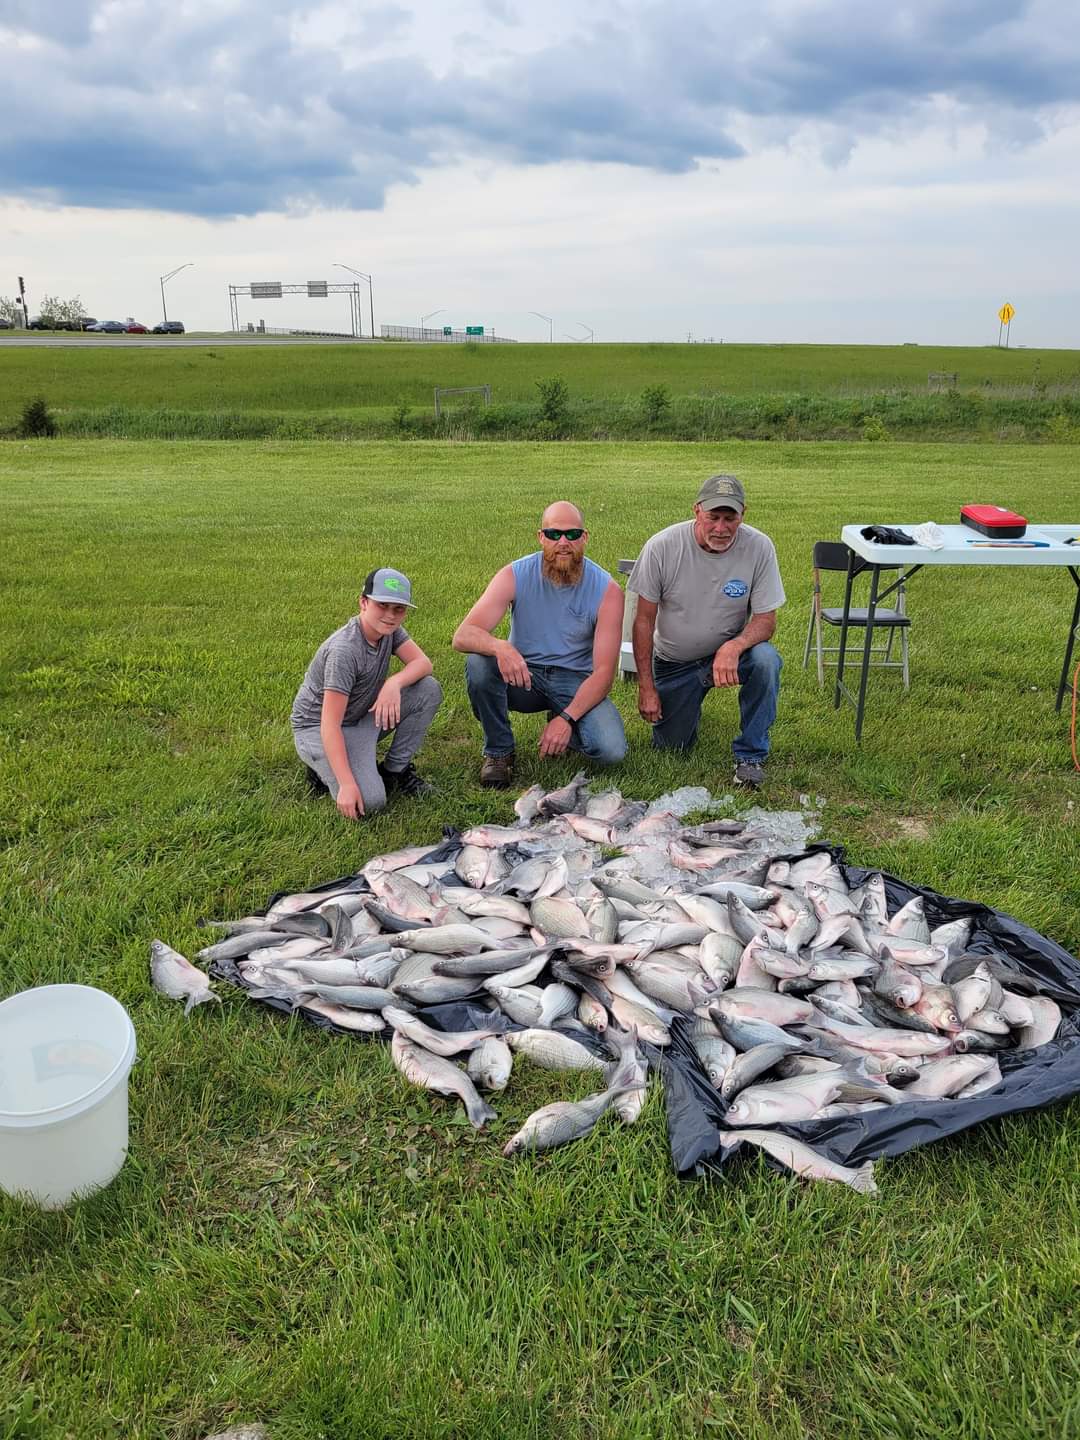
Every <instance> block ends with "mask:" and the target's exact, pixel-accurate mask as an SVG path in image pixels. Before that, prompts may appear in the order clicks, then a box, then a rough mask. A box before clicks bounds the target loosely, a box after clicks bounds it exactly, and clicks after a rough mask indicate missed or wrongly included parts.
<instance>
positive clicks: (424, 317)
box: [420, 305, 446, 340]
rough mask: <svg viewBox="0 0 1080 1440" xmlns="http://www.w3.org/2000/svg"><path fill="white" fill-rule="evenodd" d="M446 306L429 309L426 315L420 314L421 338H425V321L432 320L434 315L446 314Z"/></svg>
mask: <svg viewBox="0 0 1080 1440" xmlns="http://www.w3.org/2000/svg"><path fill="white" fill-rule="evenodd" d="M445 314H446V306H445V305H440V306H439V308H438V310H429V311H428V312H427V314H426V315H421V316H420V339H421V340H422V339H423V338H424V321H425V320H430V319H431V317H432V316H433V315H445Z"/></svg>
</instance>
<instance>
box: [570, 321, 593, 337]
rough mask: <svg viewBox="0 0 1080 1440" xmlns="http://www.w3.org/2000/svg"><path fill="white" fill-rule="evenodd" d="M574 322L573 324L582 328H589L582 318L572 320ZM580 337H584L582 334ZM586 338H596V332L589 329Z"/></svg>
mask: <svg viewBox="0 0 1080 1440" xmlns="http://www.w3.org/2000/svg"><path fill="white" fill-rule="evenodd" d="M574 324H575V325H579V326H580V327H581V329H582V330H589V327H588V325H586V324H585V322H584V321H583V320H575V321H574ZM581 338H582V339H584V338H585V337H584V336H582V337H581ZM588 338H589V339H590V340H593V339H595V338H596V332H595V331H594V330H589V336H588Z"/></svg>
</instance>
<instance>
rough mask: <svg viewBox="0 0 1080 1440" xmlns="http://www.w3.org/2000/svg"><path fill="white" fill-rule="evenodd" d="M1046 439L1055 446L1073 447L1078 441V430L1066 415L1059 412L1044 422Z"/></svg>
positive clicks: (1079, 431) (1079, 436)
mask: <svg viewBox="0 0 1080 1440" xmlns="http://www.w3.org/2000/svg"><path fill="white" fill-rule="evenodd" d="M1046 438H1047V440H1051V441H1053V443H1054V444H1055V445H1073V444H1075V443H1076V441H1077V439H1080V430H1078V429H1077V427H1076V426H1075V425H1074V424H1073V422H1072V420H1071V419H1070V418H1069V416H1068V415H1063V414H1062V413H1061V411H1060V410H1059V411H1058V413H1057V414H1056V415H1051V417H1050V419H1049V420H1048V421H1047V422H1046Z"/></svg>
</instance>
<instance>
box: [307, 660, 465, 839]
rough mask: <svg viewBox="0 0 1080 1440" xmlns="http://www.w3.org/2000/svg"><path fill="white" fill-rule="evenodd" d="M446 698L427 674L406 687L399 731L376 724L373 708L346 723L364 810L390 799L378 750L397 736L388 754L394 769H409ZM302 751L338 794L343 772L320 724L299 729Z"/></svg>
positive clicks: (377, 807)
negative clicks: (382, 742) (327, 748)
mask: <svg viewBox="0 0 1080 1440" xmlns="http://www.w3.org/2000/svg"><path fill="white" fill-rule="evenodd" d="M441 703H442V686H441V685H440V684H439V682H438V681H437V680H436V679H435V677H434V675H425V677H424V678H423V680H417V682H416V684H415V685H406V687H405V689H404V690H402V692H401V719H400V720H399V722H398V726H397V729H396V730H393V731H391V730H380V729H378V727H377V726H376V724H375V716H374V714H373V713H372V711H370V710H369V711H368V713H367V714H366V715H363V716H361V718H360V720H359V721H358V722H357V723H356V724H355V725H343V726H342V727H341V733H342V735H343V737H344V739H345V753H346V754H347V755H348V757H349V769H350V770H351V771H352V773H353V779H354V780H355V781H356V783H357V786H358V787H359V790H360V794H361V796H362V797H363V801H364V811H365V813H366V814H370V813H371V812H372V811H373V810H381V809H382V808H383V806H384V805H385V804H386V786H385V785H384V784H383V782H382V776H381V775H380V774H379V772H378V769H377V768H376V765H377V761H378V755H377V752H376V747H377V746H378V744H379V741H380V740H382V739H384V738H385V737H386V736H387V735H391V734H392V735H393V737H394V738H393V741H392V742H391V744H390V748H389V750H387V752H386V755H385V757H384V758H383V764H384V765H385V766H386V768H387V769H388V770H404V769H405V766H406V765H407V764H408V763H409V761H410V760H411V759H412V757H413V756H414V755H415V754H416V752H417V751H418V750H419V749H420V746H421V744H422V743H423V740H424V736H425V735H426V734H427V732H428V726H429V725H430V724H431V722H432V720H434V718H435V711H436V710H438V708H439V706H440V704H441ZM293 741H294V743H295V745H296V753H297V754H298V755H299V756H300V759H301V760H302V761H303V762H304V764H305V765H310V766H311V768H312V770H314V771H315V773H316V774H317V775H318V776H319V778H320V780H322V782H323V784H324V785H326V786H328V788H329V790H330V794H331V795H333V796H334V798H335V799H336V798H337V793H338V782H337V776H336V775H335V774H334V772H333V770H331V768H330V762H329V760H327V758H326V751H325V750H324V749H323V743H322V734H321V733H320V730H319V727H318V725H308V726H305V728H304V729H303V730H294V731H293Z"/></svg>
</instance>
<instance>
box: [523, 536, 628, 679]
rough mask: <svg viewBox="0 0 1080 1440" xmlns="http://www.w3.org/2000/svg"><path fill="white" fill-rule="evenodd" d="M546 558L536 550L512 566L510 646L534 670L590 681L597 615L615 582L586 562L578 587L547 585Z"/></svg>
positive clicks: (596, 566) (588, 561) (604, 571)
mask: <svg viewBox="0 0 1080 1440" xmlns="http://www.w3.org/2000/svg"><path fill="white" fill-rule="evenodd" d="M543 558H544V557H543V555H542V553H541V552H540V551H539V550H535V551H534V552H533V553H532V554H531V555H524V556H522V558H521V559H520V560H515V561H514V562H513V565H512V566H511V569H512V570H513V572H514V587H515V594H514V603H513V604H512V605H511V607H510V644H511V645H513V646H514V647H515V648H516V649H517V650H520V651H521V653H522V655H523V656H524V657H525V660H526V663H527V664H529V665H558V666H561V667H562V668H563V669H564V670H577V671H580V672H581V673H582V674H584V675H589V674H591V673H592V668H593V633H594V631H595V630H596V615H597V611H598V610H599V609H600V602H601V600H603V598H604V595H605V594H606V593H607V588H608V586H609V585H610V584H611V576H610V575H609V574H608V573H607V571H606V570H601V569H600V566H599V565H594V564H593V562H592V561H591V560H588V559H587V560H586V561H585V568H584V569H583V570H582V572H581V579H580V580H579V581H578V583H577V584H576V585H552V583H551V581H550V580H545V579H544V572H543Z"/></svg>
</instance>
